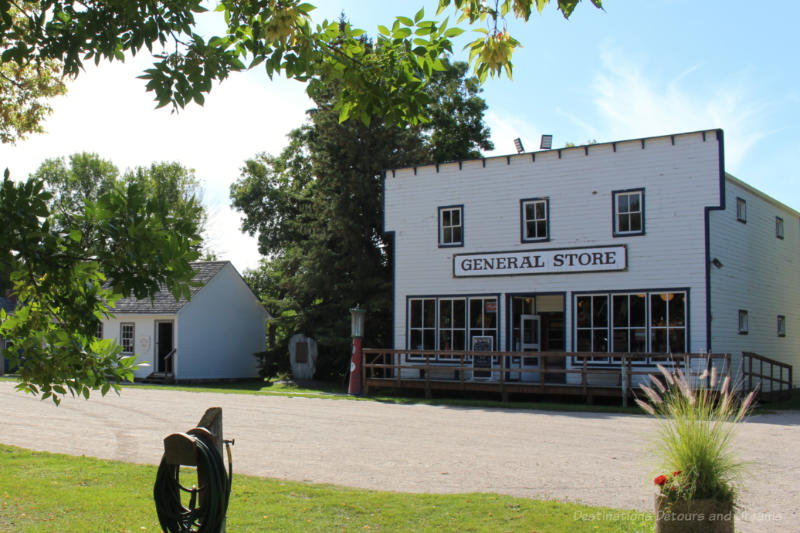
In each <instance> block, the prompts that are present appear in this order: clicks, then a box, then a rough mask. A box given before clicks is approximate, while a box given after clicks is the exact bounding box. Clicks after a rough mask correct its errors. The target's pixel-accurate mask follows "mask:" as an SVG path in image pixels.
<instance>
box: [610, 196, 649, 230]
mask: <svg viewBox="0 0 800 533" xmlns="http://www.w3.org/2000/svg"><path fill="white" fill-rule="evenodd" d="M613 195H614V236H615V237H617V236H623V235H644V189H632V190H628V191H614V193H613Z"/></svg>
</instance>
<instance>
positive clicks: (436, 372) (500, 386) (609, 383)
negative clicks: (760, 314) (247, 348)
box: [362, 348, 736, 406]
mask: <svg viewBox="0 0 800 533" xmlns="http://www.w3.org/2000/svg"><path fill="white" fill-rule="evenodd" d="M521 357H535V358H538V366H537V367H535V368H524V367H523V365H518V366H514V364H513V362H514V361H515V360H519V359H520V358H521ZM409 358H412V359H415V360H413V361H409V360H408V359H409ZM486 358H491V359H490V361H491V362H492V364H491V365H490V366H476V364H475V362H476V361H482V362H485V361H486ZM600 361H604V362H602V363H601V362H600ZM568 363H569V364H568ZM656 364H662V365H664V366H667V367H668V368H670V369H672V370H678V369H680V370H681V371H683V372H684V374H686V375H687V376H689V377H690V379H691V378H695V379H698V378H699V376H700V375H701V374H702V373H703V371H704V370H706V369H708V370H709V371H710V370H711V368H712V367H714V368H716V369H717V373H718V375H720V376H722V377H724V376H726V375H729V374H730V373H731V356H730V354H651V353H587V352H524V353H521V352H483V351H481V352H474V351H447V352H443V351H439V350H437V351H428V350H382V349H372V348H367V349H364V350H363V359H362V382H363V384H364V393H365V394H368V393H369V392H370V390H374V389H396V390H403V389H405V390H423V391H424V392H425V396H426V397H431V396H432V394H433V392H434V391H460V392H484V393H496V394H498V395H499V396H500V398H501V399H502V401H508V400H509V398H510V396H511V395H512V394H514V395H538V396H572V397H580V398H582V399H583V400H584V401H587V402H589V403H591V402H592V401H594V399H595V398H616V399H620V400H621V401H622V405H623V406H627V405H628V402H629V400H631V399H632V398H633V395H634V392H635V389H637V388H638V385H639V383H642V382H643V381H645V380H646V379H647V375H649V374H653V373H656V372H657V369H656V368H655V365H656ZM732 379H736V376H734V377H733V378H732Z"/></svg>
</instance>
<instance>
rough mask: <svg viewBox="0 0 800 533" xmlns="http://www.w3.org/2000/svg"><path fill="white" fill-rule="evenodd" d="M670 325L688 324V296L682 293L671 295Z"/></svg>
mask: <svg viewBox="0 0 800 533" xmlns="http://www.w3.org/2000/svg"><path fill="white" fill-rule="evenodd" d="M669 296H670V297H671V298H672V299H671V300H670V301H669V325H670V326H684V325H685V323H686V305H685V301H686V295H685V294H684V293H682V292H675V293H672V294H670V295H669Z"/></svg>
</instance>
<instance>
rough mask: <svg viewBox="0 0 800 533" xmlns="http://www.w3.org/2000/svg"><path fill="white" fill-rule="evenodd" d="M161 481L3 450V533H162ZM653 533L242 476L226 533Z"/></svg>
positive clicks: (150, 472)
mask: <svg viewBox="0 0 800 533" xmlns="http://www.w3.org/2000/svg"><path fill="white" fill-rule="evenodd" d="M234 467H235V458H234ZM155 474H156V468H155V467H153V466H142V465H132V464H127V463H119V462H114V461H103V460H99V459H92V458H87V457H71V456H66V455H56V454H48V453H39V452H31V451H28V450H24V449H21V448H16V447H10V446H3V445H0V531H1V532H81V533H84V532H106V531H107V532H111V531H116V532H145V531H150V532H155V531H159V530H160V529H159V526H158V519H157V517H156V513H155V506H154V503H153V499H152V487H153V482H154V480H155ZM598 490H602V488H601V484H600V483H598ZM653 527H654V522H653V518H652V515H650V514H649V513H639V512H632V511H619V510H614V509H605V508H598V507H586V506H582V505H576V504H565V503H558V502H551V501H537V500H529V499H524V498H512V497H509V496H499V495H494V494H458V495H439V494H400V493H393V492H379V491H369V490H357V489H349V488H342V487H335V486H331V485H311V484H305V483H295V482H289V481H280V480H275V479H261V478H255V477H250V476H238V475H236V474H234V480H233V492H232V494H231V504H230V508H229V510H228V527H227V530H228V531H229V532H231V533H234V532H239V531H281V532H283V531H287V532H295V531H297V532H312V531H319V532H337V531H359V532H362V533H363V532H366V531H373V532H374V531H383V532H392V533H393V532H401V531H409V532H420V531H431V532H433V531H457V532H473V531H475V532H477V531H485V532H491V533H496V532H503V531H514V532H516V531H520V532H541V533H546V532H569V533H579V532H584V531H585V532H590V531H591V532H629V533H640V532H645V531H647V532H650V531H653Z"/></svg>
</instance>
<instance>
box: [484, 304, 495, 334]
mask: <svg viewBox="0 0 800 533" xmlns="http://www.w3.org/2000/svg"><path fill="white" fill-rule="evenodd" d="M484 302H485V304H486V308H487V310H486V314H485V315H484V321H483V327H484V328H496V327H497V300H496V299H495V298H487V299H486V300H484ZM489 306H491V307H492V309H494V311H490V310H488V308H489Z"/></svg>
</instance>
